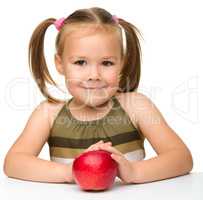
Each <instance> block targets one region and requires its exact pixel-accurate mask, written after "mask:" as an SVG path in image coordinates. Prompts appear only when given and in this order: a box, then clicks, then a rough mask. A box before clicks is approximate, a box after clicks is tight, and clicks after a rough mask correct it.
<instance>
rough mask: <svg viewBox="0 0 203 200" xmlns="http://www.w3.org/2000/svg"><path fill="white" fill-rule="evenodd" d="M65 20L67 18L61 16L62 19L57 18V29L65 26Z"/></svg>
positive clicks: (55, 23)
mask: <svg viewBox="0 0 203 200" xmlns="http://www.w3.org/2000/svg"><path fill="white" fill-rule="evenodd" d="M64 21H65V18H64V17H62V18H60V19H57V20H56V21H55V22H54V25H55V27H56V29H57V30H58V31H60V29H61V27H62V26H63V23H64Z"/></svg>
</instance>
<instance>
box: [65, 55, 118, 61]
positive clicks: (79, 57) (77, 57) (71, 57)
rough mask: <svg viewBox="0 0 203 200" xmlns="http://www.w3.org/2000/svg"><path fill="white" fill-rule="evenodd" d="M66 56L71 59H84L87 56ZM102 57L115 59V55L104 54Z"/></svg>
mask: <svg viewBox="0 0 203 200" xmlns="http://www.w3.org/2000/svg"><path fill="white" fill-rule="evenodd" d="M68 58H69V59H73V58H76V59H86V58H87V57H85V56H70V57H68ZM102 59H115V60H117V57H116V56H105V57H102Z"/></svg>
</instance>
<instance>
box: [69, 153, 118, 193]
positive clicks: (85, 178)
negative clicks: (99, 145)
mask: <svg viewBox="0 0 203 200" xmlns="http://www.w3.org/2000/svg"><path fill="white" fill-rule="evenodd" d="M117 170H118V164H117V163H116V161H115V160H113V159H112V158H111V153H110V152H107V151H104V150H95V151H88V152H85V153H82V154H81V155H79V156H78V157H76V158H75V160H74V162H73V167H72V172H73V177H74V179H75V182H76V183H77V184H78V185H79V186H80V187H81V189H83V190H106V189H109V188H111V187H112V186H113V183H114V180H115V177H116V175H117Z"/></svg>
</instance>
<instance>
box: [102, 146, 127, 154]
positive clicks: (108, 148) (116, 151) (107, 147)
mask: <svg viewBox="0 0 203 200" xmlns="http://www.w3.org/2000/svg"><path fill="white" fill-rule="evenodd" d="M99 147H100V149H103V150H106V151H109V152H111V153H114V154H117V155H120V156H123V154H122V153H121V152H120V151H118V150H117V149H116V148H114V147H112V146H109V145H108V146H107V145H104V144H103V145H100V146H99Z"/></svg>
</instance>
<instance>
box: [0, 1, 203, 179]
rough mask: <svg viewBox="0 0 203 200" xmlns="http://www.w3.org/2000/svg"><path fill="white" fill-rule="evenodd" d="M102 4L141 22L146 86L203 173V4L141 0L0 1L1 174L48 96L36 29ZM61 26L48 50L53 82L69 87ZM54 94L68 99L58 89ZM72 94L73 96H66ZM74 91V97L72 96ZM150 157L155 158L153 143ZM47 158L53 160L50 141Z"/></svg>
mask: <svg viewBox="0 0 203 200" xmlns="http://www.w3.org/2000/svg"><path fill="white" fill-rule="evenodd" d="M92 6H99V7H103V8H105V9H107V10H108V11H110V12H111V13H112V14H116V15H117V16H118V17H120V18H124V19H125V20H127V21H130V22H131V23H134V24H135V25H136V26H137V27H138V28H139V29H140V30H141V32H142V35H143V38H144V39H143V40H142V41H141V43H142V49H143V63H142V76H141V84H140V88H139V91H140V92H142V93H144V94H145V95H147V96H148V97H150V98H151V99H152V100H153V102H154V103H155V104H156V106H157V107H158V108H159V109H160V111H161V112H162V114H163V115H164V117H165V119H166V120H167V122H168V123H169V125H170V126H171V127H172V128H173V129H174V130H175V131H176V132H177V133H178V135H179V136H180V137H181V138H182V139H183V141H184V142H185V143H186V144H187V145H188V147H189V148H190V150H191V152H192V154H193V158H194V168H193V172H200V171H203V157H202V150H203V148H202V139H203V137H202V128H203V125H202V120H201V119H202V117H203V116H202V114H203V113H202V110H203V109H202V104H201V102H202V97H203V95H202V89H203V88H202V83H201V82H202V74H201V72H202V70H201V69H202V67H203V61H202V57H201V56H202V52H203V26H202V24H203V23H202V19H203V13H202V5H201V1H197V0H190V1H189V0H188V1H187V0H184V1H183V0H179V1H177V0H176V1H175V0H170V1H169V0H168V1H167V0H165V1H163V0H154V1H147V0H140V1H135V0H134V1H130V0H125V1H109V0H101V1H88V0H86V1H82V0H80V1H79V0H77V1H76V0H75V1H65V0H64V1H62V0H53V1H39V0H33V1H11V0H6V1H1V3H0V19H1V23H0V30H1V31H0V76H1V78H0V135H1V144H0V166H1V169H0V176H3V171H2V167H3V159H4V156H5V154H6V152H7V151H8V149H9V148H10V146H11V145H12V143H13V142H14V141H15V139H16V138H17V137H18V136H19V134H20V133H21V132H22V130H23V128H24V126H25V123H26V122H27V119H28V117H29V116H30V114H31V112H32V111H33V109H34V108H35V107H36V106H37V105H38V104H39V102H40V101H42V100H43V99H44V98H43V97H42V95H41V94H40V92H39V90H38V89H37V87H36V84H35V83H34V80H33V79H32V77H31V75H30V72H29V68H28V59H27V55H28V51H27V50H28V42H29V39H30V36H31V34H32V31H33V30H34V28H35V27H36V26H37V25H38V24H39V23H40V22H41V21H42V20H44V19H46V18H49V17H54V18H60V17H66V16H68V15H69V14H70V13H72V12H73V11H74V10H76V9H79V8H88V7H92ZM56 33H57V31H56V29H55V28H54V27H50V28H49V30H48V31H47V33H46V48H45V50H46V55H47V59H48V60H47V62H48V65H49V67H50V70H51V73H52V75H53V77H54V79H55V80H56V81H57V82H58V83H59V84H60V85H61V87H62V88H64V86H63V79H62V77H61V76H59V75H57V74H56V70H55V69H54V63H53V54H54V51H55V50H54V39H55V36H56ZM52 92H53V93H54V94H56V95H60V97H66V95H64V94H63V93H59V92H57V91H55V90H52ZM67 95H68V94H67ZM68 96H69V95H68ZM145 148H146V153H147V158H150V157H151V156H153V155H155V153H154V151H153V149H152V148H151V146H150V145H149V143H148V142H146V144H145ZM40 157H41V158H44V159H49V154H48V146H47V145H45V146H44V148H43V150H42V152H41V153H40Z"/></svg>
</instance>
